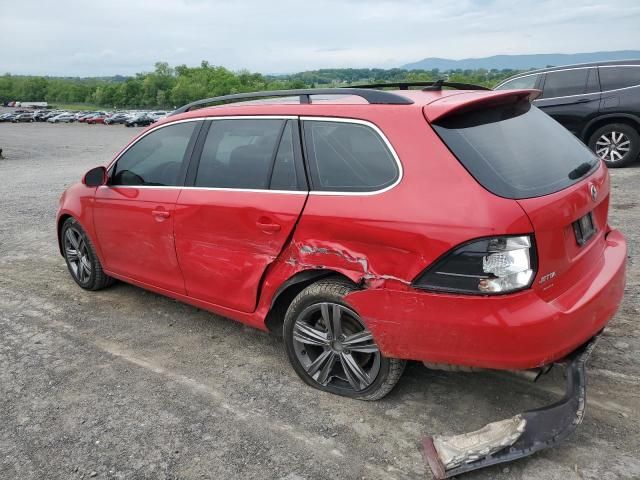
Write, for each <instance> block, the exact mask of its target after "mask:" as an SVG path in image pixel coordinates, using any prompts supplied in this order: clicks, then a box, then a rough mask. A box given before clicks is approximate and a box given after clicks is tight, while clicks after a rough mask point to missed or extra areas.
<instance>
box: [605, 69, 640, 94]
mask: <svg viewBox="0 0 640 480" xmlns="http://www.w3.org/2000/svg"><path fill="white" fill-rule="evenodd" d="M599 70H600V84H601V85H602V90H615V89H617V88H627V87H634V86H638V85H640V66H637V67H600V68H599Z"/></svg>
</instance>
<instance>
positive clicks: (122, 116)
mask: <svg viewBox="0 0 640 480" xmlns="http://www.w3.org/2000/svg"><path fill="white" fill-rule="evenodd" d="M128 119H129V114H128V113H125V112H118V113H114V114H112V115H109V116H108V117H106V118H105V119H104V123H105V124H107V125H117V124H123V123H125V122H126V121H127V120H128Z"/></svg>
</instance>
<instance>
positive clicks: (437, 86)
mask: <svg viewBox="0 0 640 480" xmlns="http://www.w3.org/2000/svg"><path fill="white" fill-rule="evenodd" d="M443 83H444V79H442V78H440V79H439V80H436V81H435V82H433V85H429V86H428V87H424V88H423V89H422V91H423V92H425V91H426V92H429V91H432V90H442V84H443Z"/></svg>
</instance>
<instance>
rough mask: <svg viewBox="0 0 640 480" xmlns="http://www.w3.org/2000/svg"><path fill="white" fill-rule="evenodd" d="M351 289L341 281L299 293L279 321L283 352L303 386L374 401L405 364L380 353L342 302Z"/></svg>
mask: <svg viewBox="0 0 640 480" xmlns="http://www.w3.org/2000/svg"><path fill="white" fill-rule="evenodd" d="M354 290H355V288H354V287H353V286H352V285H351V284H348V283H346V282H345V281H342V280H322V281H319V282H317V283H314V284H312V285H310V286H308V287H307V288H305V289H304V290H303V291H302V292H300V293H299V294H298V296H297V297H296V298H295V299H294V300H293V302H292V303H291V305H290V306H289V308H288V310H287V314H286V316H285V323H284V331H283V333H284V341H285V348H286V350H287V355H288V356H289V360H290V362H291V364H292V366H293V368H294V370H295V371H296V373H297V374H298V376H300V378H301V379H302V380H304V381H305V382H306V383H307V384H309V385H311V386H313V387H315V388H318V389H320V390H324V391H327V392H331V393H335V394H338V395H343V396H347V397H354V398H359V399H361V400H378V399H380V398H382V397H384V396H385V395H386V394H387V393H389V392H390V391H391V389H392V388H393V387H394V386H395V384H396V383H397V381H398V380H399V379H400V376H401V375H402V372H403V370H404V366H405V362H404V361H403V360H398V359H392V358H386V357H385V356H384V355H383V354H382V353H381V352H380V349H379V347H378V345H377V344H376V342H375V340H374V338H373V335H372V334H371V332H370V331H369V330H368V329H367V327H366V325H365V323H364V322H363V321H362V319H361V318H360V316H359V315H358V313H357V312H356V311H355V310H354V309H353V308H351V307H350V306H349V305H348V304H347V303H346V302H345V301H344V297H345V296H346V295H347V294H349V293H350V292H352V291H354Z"/></svg>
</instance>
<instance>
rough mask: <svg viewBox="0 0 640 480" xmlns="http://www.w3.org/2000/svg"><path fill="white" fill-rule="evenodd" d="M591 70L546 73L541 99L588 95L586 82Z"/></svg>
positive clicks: (580, 69)
mask: <svg viewBox="0 0 640 480" xmlns="http://www.w3.org/2000/svg"><path fill="white" fill-rule="evenodd" d="M591 70H594V69H589V68H579V69H576V70H563V71H560V72H548V73H547V74H546V78H545V80H544V92H543V94H542V98H555V97H566V96H569V95H583V94H585V93H588V91H587V80H588V79H589V72H590V71H591ZM594 71H595V70H594Z"/></svg>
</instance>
